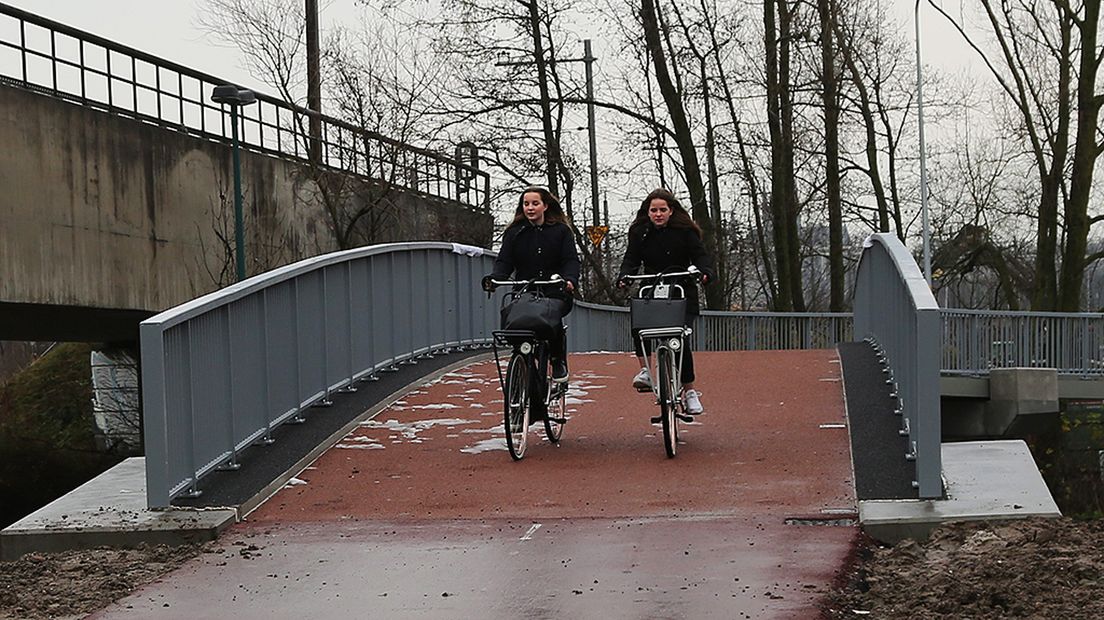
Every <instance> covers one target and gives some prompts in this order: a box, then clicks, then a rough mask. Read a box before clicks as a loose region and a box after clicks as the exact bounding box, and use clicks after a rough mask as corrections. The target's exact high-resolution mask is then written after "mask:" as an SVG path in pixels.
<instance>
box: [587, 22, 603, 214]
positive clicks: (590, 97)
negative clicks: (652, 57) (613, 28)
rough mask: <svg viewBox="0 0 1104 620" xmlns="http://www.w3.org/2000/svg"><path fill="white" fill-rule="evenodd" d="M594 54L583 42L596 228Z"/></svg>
mask: <svg viewBox="0 0 1104 620" xmlns="http://www.w3.org/2000/svg"><path fill="white" fill-rule="evenodd" d="M594 60H595V58H594V54H592V53H591V51H590V39H584V40H583V63H584V64H585V65H586V91H587V132H588V133H589V134H590V210H591V214H593V218H592V224H593V225H594V226H598V225H600V224H601V222H599V221H598V133H597V131H596V127H595V126H594V68H593V65H594Z"/></svg>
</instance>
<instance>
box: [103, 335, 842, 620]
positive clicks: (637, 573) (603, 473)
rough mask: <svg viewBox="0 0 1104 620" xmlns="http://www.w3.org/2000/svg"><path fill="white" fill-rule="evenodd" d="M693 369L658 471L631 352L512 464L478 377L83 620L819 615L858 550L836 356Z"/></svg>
mask: <svg viewBox="0 0 1104 620" xmlns="http://www.w3.org/2000/svg"><path fill="white" fill-rule="evenodd" d="M699 355H700V357H698V359H697V360H696V361H697V366H698V369H699V370H698V374H699V380H698V384H699V387H700V388H701V389H702V390H703V392H704V396H703V401H704V404H705V407H706V413H705V414H704V415H703V416H702V417H701V418H700V419H699V421H696V422H695V423H693V424H687V425H685V427H684V428H683V429H682V432H681V435H682V439H683V440H684V441H683V443H682V444H681V445H680V446H679V451H678V455H677V456H676V457H675V458H673V459H669V458H667V457H666V455H665V454H664V450H663V446H662V433H661V432H660V431H659V430H658V429H657V428H656V427H655V426H653V425H652V424H650V423H649V417H650V416H651V415H653V414H654V413H655V411H656V410H657V409H656V406H655V405H654V403H653V402H652V398H651V396H650V394H638V393H636V392H635V391H634V390H632V388H631V387H630V385H629V384H630V382H631V378H632V376H633V374H635V372H636V371H637V370H638V368H637V367H636V364H635V358H633V357H632V356H631V355H626V354H618V355H608V354H592V355H573V356H572V357H571V366H572V377H573V378H572V382H571V390H570V392H569V398H568V403H569V404H568V407H569V410H570V415H571V419H570V422H569V423H568V425H567V427H566V429H565V431H564V437H563V440H562V442H561V443H560V445H558V446H555V445H550V444H549V443H548V442H547V441H543V440H541V437H542V435H543V432H542V430H541V429H539V428H537V427H534V428H533V429H532V430H531V432H532V433H533V435H532V436H531V437H530V440H531V442H532V443H531V445H530V447H529V449H528V451H527V453H526V455H525V458H524V459H523V460H522V461H518V462H513V461H511V460H510V457H509V455H508V454H507V453H506V451H505V445H504V441H503V437H504V433H503V429H502V414H501V393H500V391H499V386H498V378H497V373H496V371H495V369H494V364H493V362H483V363H476V364H473V365H471V366H468V367H466V368H463V369H461V370H458V371H456V372H454V373H450V374H449V375H446V376H445V377H443V378H442V379H441V380H439V381H431V382H426V384H425V385H422V386H419V387H418V388H417V389H415V390H412V391H411V392H410V393H409V394H408V395H407V396H406V397H404V398H403V399H401V401H398V402H396V403H395V404H394V405H393V406H392V407H389V408H388V409H387V410H385V411H383V412H381V413H380V414H379V415H378V416H376V417H375V418H373V419H372V420H369V421H366V422H365V423H364V424H362V425H361V426H360V427H359V428H357V429H356V430H354V431H353V432H351V433H349V435H347V436H346V437H344V438H343V439H342V440H341V441H340V442H338V443H337V444H336V445H335V446H334V447H333V448H332V449H330V450H329V451H327V452H326V453H325V454H323V455H322V456H321V457H320V458H319V459H318V460H317V461H315V462H314V463H313V464H312V465H311V466H310V467H308V468H306V469H305V470H304V471H302V472H301V473H299V474H297V475H296V477H295V478H294V479H292V480H290V481H289V483H288V484H287V485H286V486H285V487H284V488H283V489H281V490H280V491H279V492H277V493H276V494H275V495H274V496H273V497H272V498H271V499H269V500H268V501H267V502H265V503H264V504H263V505H261V506H260V507H259V508H258V509H257V510H256V511H254V512H253V513H251V514H250V515H248V516H247V517H246V519H245V520H244V521H243V522H241V523H239V524H237V525H235V526H233V527H231V528H230V529H229V530H228V531H227V532H226V534H225V535H224V536H223V537H222V538H220V541H219V543H220V544H219V546H220V547H221V552H217V553H207V554H203V555H202V556H199V557H197V558H195V559H193V560H192V561H190V562H189V563H188V564H186V565H184V566H183V567H181V568H180V569H179V570H177V571H176V572H174V573H173V574H171V575H169V576H167V577H166V578H165V579H163V580H161V581H159V582H157V583H154V584H150V585H148V586H146V587H144V588H142V589H140V590H139V591H137V592H135V593H134V594H132V595H131V596H128V597H126V598H125V599H123V600H121V601H119V602H118V603H116V604H114V605H112V606H111V607H110V608H108V609H106V610H104V611H103V612H101V613H99V614H96V615H94V616H93V617H94V618H100V619H107V618H139V617H142V618H144V617H159V618H200V617H215V614H217V617H226V616H233V617H236V618H259V619H265V620H267V619H270V618H274V617H303V616H308V615H318V614H319V612H322V615H324V616H326V617H359V616H364V615H366V614H368V615H371V617H380V618H484V619H485V620H494V619H497V618H519V617H525V618H551V617H560V616H563V617H585V618H594V617H602V618H608V619H610V620H613V619H616V618H726V619H727V618H779V619H781V618H787V619H788V618H813V617H817V616H818V615H819V604H820V601H821V599H822V597H823V596H824V595H825V594H826V593H827V592H828V591H829V590H830V588H831V586H832V584H833V583H834V580H835V579H836V576H837V575H838V573H839V571H840V569H841V568H842V567H843V566H845V565H846V562H847V561H848V558H849V557H851V555H852V553H853V550H854V545H855V543H856V541H857V540H858V536H859V531H858V526H857V524H856V516H857V513H856V511H857V507H856V504H855V497H854V486H853V482H852V475H851V460H850V451H849V447H848V446H849V444H848V436H847V429H846V424H845V422H846V419H845V416H844V406H843V395H842V385H841V381H840V364H839V360H838V357H837V355H836V353H835V352H834V351H771V352H754V353H744V352H738V353H702V354H699Z"/></svg>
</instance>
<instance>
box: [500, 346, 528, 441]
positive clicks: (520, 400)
mask: <svg viewBox="0 0 1104 620" xmlns="http://www.w3.org/2000/svg"><path fill="white" fill-rule="evenodd" d="M529 366H530V364H529V363H528V360H527V359H526V357H525V356H524V355H522V354H520V353H514V355H513V356H512V357H511V358H510V365H509V366H507V367H506V389H505V391H504V393H503V394H502V408H503V411H504V413H505V419H504V424H503V426H504V427H505V428H506V447H507V448H509V450H510V457H511V458H513V459H514V460H515V461H517V460H520V459H521V457H523V456H525V444H526V438H527V437H528V435H529Z"/></svg>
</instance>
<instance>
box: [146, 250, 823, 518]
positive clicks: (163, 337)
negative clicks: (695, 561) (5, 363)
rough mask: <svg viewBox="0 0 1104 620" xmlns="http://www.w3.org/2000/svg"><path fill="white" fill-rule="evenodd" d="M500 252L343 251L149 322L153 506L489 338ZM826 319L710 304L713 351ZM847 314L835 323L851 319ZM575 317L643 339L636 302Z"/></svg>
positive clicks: (604, 335) (592, 346)
mask: <svg viewBox="0 0 1104 620" xmlns="http://www.w3.org/2000/svg"><path fill="white" fill-rule="evenodd" d="M494 256H495V255H494V254H493V253H491V252H488V251H485V250H482V249H480V248H473V247H470V246H461V245H456V244H448V243H431V242H425V243H398V244H388V245H380V246H372V247H368V248H359V249H355V250H347V251H343V252H336V253H333V254H327V255H323V256H317V257H314V258H309V259H306V260H304V261H300V262H298V263H295V264H293V265H288V266H286V267H281V268H279V269H276V270H274V271H270V272H268V273H265V274H261V275H258V276H254V277H252V278H250V279H248V280H245V281H243V282H240V283H238V284H235V285H232V286H230V287H227V288H225V289H222V290H219V291H216V292H214V293H211V294H209V295H206V296H204V297H200V298H198V299H195V300H193V301H190V302H188V303H185V304H183V305H181V306H178V307H176V308H173V309H171V310H167V311H165V312H162V313H161V314H158V315H157V316H154V317H152V318H150V319H148V320H146V321H143V322H142V325H141V352H142V396H143V398H142V403H143V418H144V421H145V424H144V433H145V434H144V437H145V449H146V484H147V501H148V502H149V505H150V506H151V507H164V506H168V505H169V504H170V503H171V501H172V499H173V498H174V497H178V496H183V495H190V494H196V493H198V492H199V491H200V488H199V487H200V481H201V479H202V478H203V477H204V476H207V475H208V474H210V473H212V472H214V471H215V470H217V469H220V468H234V467H236V465H237V462H238V455H239V453H240V452H241V451H242V450H244V449H246V448H248V447H249V446H251V445H254V444H257V443H265V442H266V441H268V440H269V439H271V435H272V432H273V430H274V429H275V428H276V427H278V426H279V425H280V424H283V423H286V422H288V421H297V420H301V419H309V408H310V407H311V406H313V405H317V404H322V403H325V402H327V401H329V400H330V396H331V395H332V394H333V393H334V392H336V391H339V390H343V389H347V388H349V387H351V386H353V385H354V384H355V382H356V381H357V380H359V379H362V378H366V377H368V376H370V375H373V374H375V373H378V372H380V371H382V370H384V369H388V368H392V367H394V366H395V365H397V364H400V363H403V362H406V361H409V360H412V359H413V358H415V357H417V356H419V355H423V354H429V353H433V352H435V351H439V350H445V349H454V348H460V347H480V346H485V345H486V344H488V343H489V341H490V332H491V331H492V330H493V329H495V328H496V327H497V326H498V320H499V317H498V308H499V305H500V300H501V293H499V296H497V297H495V298H493V299H487V297H486V296H485V295H484V294H483V293H482V292H480V291H479V281H480V279H481V277H482V276H483V275H484V274H486V273H490V271H491V267H492V264H493V259H494ZM822 320H823V317H817V316H816V315H812V314H810V315H808V316H799V317H795V316H788V315H765V316H762V317H759V316H753V315H750V314H746V313H745V314H744V315H732V316H725V315H724V313H709V315H708V316H707V317H706V318H705V319H702V320H701V321H699V325H705V328H704V329H700V330H699V331H698V333H699V338H701V339H703V342H702V345H703V346H701V347H700V348H702V349H708V350H718V349H730V348H751V347H753V346H754V347H757V348H774V347H781V346H789V347H791V348H797V347H799V346H801V343H805V345H811V346H818V347H819V346H832V345H833V344H834V343H828V342H827V341H825V340H819V339H818V336H817V334H826V333H827V331H831V330H827V331H825V329H823V328H822V327H820V325H822V324H821V323H820V322H819V321H822ZM840 320H841V319H840V318H839V317H831V318H830V320H829V322H828V323H825V324H824V325H835V326H836V327H835V328H834V329H837V330H839V329H842V328H840V327H839V322H840ZM567 322H568V327H569V330H570V337H569V342H570V343H571V346H572V350H575V351H603V350H604V351H624V350H627V349H628V348H629V347H630V346H631V339H630V336H629V333H630V330H629V314H628V310H627V309H626V308H618V307H612V306H600V305H596V304H589V303H585V302H580V303H578V304H576V307H575V310H574V311H573V312H572V313H571V314H570V315H569V316H568V320H567ZM734 334H735V336H734ZM748 334H755V336H753V337H751V338H748V337H747V336H748ZM783 335H785V337H787V338H790V337H792V338H793V339H791V340H784V339H782V336H783ZM737 336H739V337H737Z"/></svg>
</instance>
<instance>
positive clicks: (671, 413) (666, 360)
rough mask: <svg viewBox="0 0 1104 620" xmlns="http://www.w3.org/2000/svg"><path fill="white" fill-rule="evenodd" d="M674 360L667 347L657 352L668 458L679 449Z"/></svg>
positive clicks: (660, 404) (660, 402)
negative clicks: (673, 373)
mask: <svg viewBox="0 0 1104 620" xmlns="http://www.w3.org/2000/svg"><path fill="white" fill-rule="evenodd" d="M673 360H674V357H673V356H672V355H671V352H670V351H668V350H667V349H666V348H662V349H660V350H659V351H657V352H656V367H657V368H658V370H659V373H658V374H659V410H660V417H661V418H662V421H663V448H664V449H665V450H666V451H667V458H672V457H674V456H675V452H676V451H677V450H678V415H677V411H676V410H675V401H674V390H673V388H674V383H673V380H674V377H673V375H672V368H673V366H674V363H673Z"/></svg>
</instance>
